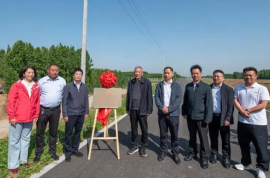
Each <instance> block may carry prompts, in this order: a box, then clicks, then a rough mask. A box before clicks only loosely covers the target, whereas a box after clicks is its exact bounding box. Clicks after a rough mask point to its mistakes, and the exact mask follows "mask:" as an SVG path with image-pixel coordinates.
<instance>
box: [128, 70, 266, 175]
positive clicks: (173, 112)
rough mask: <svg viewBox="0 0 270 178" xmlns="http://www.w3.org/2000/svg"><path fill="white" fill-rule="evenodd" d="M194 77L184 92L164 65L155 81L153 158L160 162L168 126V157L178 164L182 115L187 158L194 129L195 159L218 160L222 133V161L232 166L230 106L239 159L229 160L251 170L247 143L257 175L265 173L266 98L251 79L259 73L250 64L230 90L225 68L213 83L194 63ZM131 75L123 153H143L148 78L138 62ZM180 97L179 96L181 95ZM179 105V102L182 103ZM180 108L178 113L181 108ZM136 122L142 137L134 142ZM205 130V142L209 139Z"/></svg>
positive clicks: (149, 102)
mask: <svg viewBox="0 0 270 178" xmlns="http://www.w3.org/2000/svg"><path fill="white" fill-rule="evenodd" d="M190 73H191V76H192V79H193V81H192V82H190V83H188V84H187V85H186V87H185V91H184V96H183V92H182V89H181V86H180V84H179V83H178V82H176V81H174V80H173V75H174V72H173V68H172V67H165V68H164V80H163V81H162V82H160V83H158V84H157V86H156V90H155V96H154V98H155V104H156V106H157V109H158V124H159V129H160V154H159V155H158V161H163V160H164V159H165V158H166V156H167V152H168V130H170V135H171V152H172V155H173V160H174V161H175V162H176V163H177V164H180V163H181V160H180V158H179V140H178V128H179V116H180V115H181V114H182V116H183V118H184V119H186V120H187V127H188V130H189V137H190V138H189V154H188V155H187V156H186V157H185V158H184V160H185V161H191V160H192V159H196V158H197V153H198V150H197V141H196V138H197V133H198V136H199V139H200V163H201V167H202V168H203V169H206V168H208V161H210V162H211V163H212V164H215V163H216V162H217V157H218V145H219V144H218V138H219V134H220V135H221V140H222V156H223V161H222V163H223V166H224V167H225V168H227V169H228V168H230V167H231V161H230V160H231V146H230V125H232V124H234V118H233V113H234V107H236V108H237V110H238V127H237V134H238V142H239V146H240V149H241V154H242V158H241V163H240V164H236V165H234V166H235V168H236V169H238V170H251V169H252V164H251V156H250V143H251V142H252V143H253V145H254V147H255V148H256V153H257V164H256V170H257V177H258V178H265V173H264V172H265V171H268V169H269V157H268V153H267V144H268V131H267V115H266V110H265V108H266V107H267V104H268V102H269V100H270V97H269V92H268V90H267V88H266V87H265V86H263V85H260V84H258V83H257V82H256V80H257V78H258V75H257V70H256V69H255V68H254V67H247V68H244V69H243V78H244V83H243V84H240V85H237V86H236V87H235V89H234V90H233V89H232V88H231V87H230V86H228V85H226V84H225V82H224V79H225V78H224V72H223V71H222V70H215V71H214V72H213V83H212V84H211V85H208V84H206V83H204V82H203V81H202V80H201V77H202V68H201V67H200V66H199V65H194V66H192V67H191V68H190ZM134 76H135V78H134V79H132V80H131V81H130V82H129V84H128V90H127V102H126V111H127V114H128V115H129V116H130V122H131V133H132V134H131V135H132V136H131V148H130V150H128V152H127V154H129V155H132V154H134V153H135V152H138V151H139V153H140V155H141V156H142V157H145V156H147V152H146V149H147V143H148V124H147V117H148V116H149V115H150V114H151V113H152V111H153V99H152V86H151V82H150V81H149V80H148V79H146V78H144V77H143V69H142V67H140V66H137V67H135V69H134ZM182 96H183V97H182ZM182 98H183V104H182V107H181V106H180V105H181V103H182ZM180 108H182V113H181V112H180ZM138 123H139V124H140V127H141V131H142V136H141V145H139V144H138ZM208 133H209V137H210V144H209V141H208Z"/></svg>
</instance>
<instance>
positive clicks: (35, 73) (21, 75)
mask: <svg viewBox="0 0 270 178" xmlns="http://www.w3.org/2000/svg"><path fill="white" fill-rule="evenodd" d="M27 69H32V70H33V71H34V78H33V81H37V72H36V69H35V68H34V67H33V66H29V65H27V66H25V67H24V68H22V70H21V71H20V73H19V78H20V79H21V80H23V79H24V77H23V74H24V73H25V72H26V71H27Z"/></svg>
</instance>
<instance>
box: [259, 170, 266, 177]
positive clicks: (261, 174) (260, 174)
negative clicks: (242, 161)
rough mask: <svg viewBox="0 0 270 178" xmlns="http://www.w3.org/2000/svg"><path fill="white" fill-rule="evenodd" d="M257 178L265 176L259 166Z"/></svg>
mask: <svg viewBox="0 0 270 178" xmlns="http://www.w3.org/2000/svg"><path fill="white" fill-rule="evenodd" d="M257 178H266V176H265V174H264V172H263V171H262V170H261V169H259V168H257Z"/></svg>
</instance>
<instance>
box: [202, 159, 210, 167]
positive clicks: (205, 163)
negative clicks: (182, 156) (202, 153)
mask: <svg viewBox="0 0 270 178" xmlns="http://www.w3.org/2000/svg"><path fill="white" fill-rule="evenodd" d="M201 167H202V168H203V169H207V168H208V160H207V159H204V158H203V159H201Z"/></svg>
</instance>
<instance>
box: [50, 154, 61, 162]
mask: <svg viewBox="0 0 270 178" xmlns="http://www.w3.org/2000/svg"><path fill="white" fill-rule="evenodd" d="M50 155H51V157H52V159H54V160H55V161H57V160H59V156H57V155H56V154H55V153H50Z"/></svg>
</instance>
